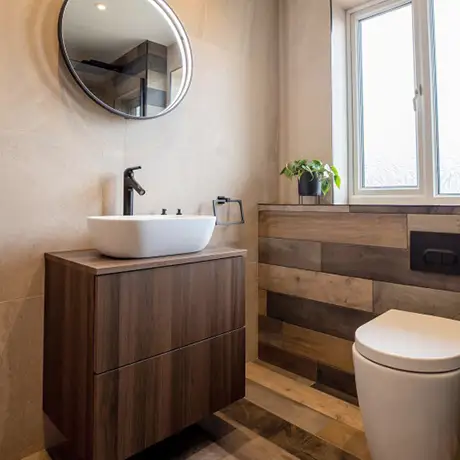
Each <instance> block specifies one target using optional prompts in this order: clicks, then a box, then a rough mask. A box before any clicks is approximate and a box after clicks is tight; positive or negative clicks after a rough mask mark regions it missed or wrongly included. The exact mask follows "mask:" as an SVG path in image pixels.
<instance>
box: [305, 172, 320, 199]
mask: <svg viewBox="0 0 460 460" xmlns="http://www.w3.org/2000/svg"><path fill="white" fill-rule="evenodd" d="M322 194H323V193H322V190H321V181H320V180H319V179H318V178H317V177H316V176H313V175H312V174H310V173H309V172H306V173H304V174H302V175H301V176H300V179H299V196H321V195H322Z"/></svg>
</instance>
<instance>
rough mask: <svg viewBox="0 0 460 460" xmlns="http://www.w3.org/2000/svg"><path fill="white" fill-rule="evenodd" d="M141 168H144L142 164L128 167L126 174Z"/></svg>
mask: <svg viewBox="0 0 460 460" xmlns="http://www.w3.org/2000/svg"><path fill="white" fill-rule="evenodd" d="M139 169H142V166H133V167H131V168H126V169H125V176H130V175H132V173H133V172H134V171H138V170H139Z"/></svg>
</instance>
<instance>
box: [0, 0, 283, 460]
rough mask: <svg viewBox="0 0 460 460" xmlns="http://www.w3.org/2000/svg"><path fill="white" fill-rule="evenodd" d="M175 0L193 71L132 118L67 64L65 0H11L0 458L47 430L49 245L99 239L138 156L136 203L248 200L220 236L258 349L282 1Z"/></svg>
mask: <svg viewBox="0 0 460 460" xmlns="http://www.w3.org/2000/svg"><path fill="white" fill-rule="evenodd" d="M168 4H169V5H170V6H171V7H172V8H174V10H175V11H176V12H177V14H178V16H179V17H180V18H181V20H182V22H183V23H184V25H185V28H186V29H187V31H188V33H189V35H190V39H191V41H192V46H193V51H194V59H195V66H194V79H193V83H192V86H191V88H190V91H189V92H188V94H187V98H186V99H185V100H184V102H183V104H181V105H180V106H179V107H178V108H177V110H175V111H174V112H172V113H171V114H169V115H167V116H165V117H162V118H159V119H157V120H149V121H133V120H125V119H123V118H119V117H116V116H114V115H111V114H110V113H108V112H106V111H105V110H104V109H102V108H100V107H98V106H97V105H96V104H94V103H93V101H91V100H90V99H89V98H87V97H86V96H85V94H84V93H83V92H82V91H81V90H80V89H79V88H78V87H77V85H76V84H75V83H74V81H73V80H72V78H71V77H70V75H69V73H68V72H67V70H66V68H65V66H64V65H63V63H62V60H61V59H60V58H59V50H58V41H57V21H58V15H59V10H60V8H61V6H62V0H41V1H34V0H15V1H6V2H2V12H1V14H0V55H1V56H2V66H1V68H0V100H1V101H2V103H1V108H0V170H1V172H2V178H1V180H0V203H1V206H0V210H1V217H0V458H1V460H18V459H20V458H22V457H25V456H26V455H29V454H32V453H34V452H35V451H37V450H39V449H42V448H43V446H44V442H45V441H44V435H43V432H44V424H43V414H42V403H41V401H42V395H41V393H42V383H41V382H42V355H43V346H42V343H43V273H44V270H43V267H44V263H43V253H44V252H46V251H53V250H54V251H56V250H67V249H78V248H85V247H88V246H89V245H90V244H91V243H90V242H89V240H88V233H87V230H86V216H88V215H97V214H101V213H103V212H116V211H118V212H119V211H120V202H119V201H120V200H119V201H118V208H117V209H115V208H114V207H112V205H110V203H111V202H112V200H113V202H116V200H115V199H114V193H109V191H110V187H107V188H106V187H105V184H107V183H110V184H112V183H113V182H112V181H115V179H119V178H120V177H121V175H122V171H123V168H125V167H127V166H135V165H138V164H139V165H142V166H143V169H142V171H139V174H138V175H137V177H138V179H139V181H140V183H141V184H142V185H143V187H144V188H145V189H146V190H147V195H146V196H144V197H137V196H136V198H135V211H136V213H152V212H156V213H158V212H159V211H161V209H162V208H168V209H170V210H171V211H172V212H175V210H176V208H182V209H183V210H184V213H192V214H193V213H210V212H212V207H211V200H212V199H214V198H215V197H217V195H227V196H232V197H237V198H242V199H243V201H244V204H245V211H246V217H247V221H246V225H244V226H234V227H231V228H217V229H216V232H215V236H214V239H213V244H215V245H221V244H222V245H230V246H238V247H244V248H247V249H248V250H249V254H248V264H247V279H248V283H247V325H248V358H251V359H253V358H255V356H256V354H257V203H258V202H260V201H263V200H265V201H266V200H275V199H276V193H277V190H276V189H277V177H278V155H277V152H278V135H277V130H278V129H277V127H278V56H277V49H278V1H277V0H232V1H231V2H229V1H227V0H193V1H192V0H169V1H168ZM261 107H263V110H261ZM106 192H107V193H106ZM118 192H120V190H118ZM118 196H120V193H118ZM109 208H110V209H109Z"/></svg>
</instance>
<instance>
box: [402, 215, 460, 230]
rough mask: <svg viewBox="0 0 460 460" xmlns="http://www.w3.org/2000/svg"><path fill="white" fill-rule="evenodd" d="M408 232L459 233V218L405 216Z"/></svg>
mask: <svg viewBox="0 0 460 460" xmlns="http://www.w3.org/2000/svg"><path fill="white" fill-rule="evenodd" d="M407 221H408V230H409V232H411V231H417V232H437V233H460V216H429V215H426V216H424V215H409V216H407Z"/></svg>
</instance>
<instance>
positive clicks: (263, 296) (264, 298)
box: [258, 289, 267, 316]
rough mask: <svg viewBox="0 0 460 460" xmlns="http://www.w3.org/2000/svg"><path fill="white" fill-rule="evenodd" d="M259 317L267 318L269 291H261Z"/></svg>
mask: <svg viewBox="0 0 460 460" xmlns="http://www.w3.org/2000/svg"><path fill="white" fill-rule="evenodd" d="M258 306H259V315H262V316H267V291H264V290H263V289H259V296H258Z"/></svg>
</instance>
